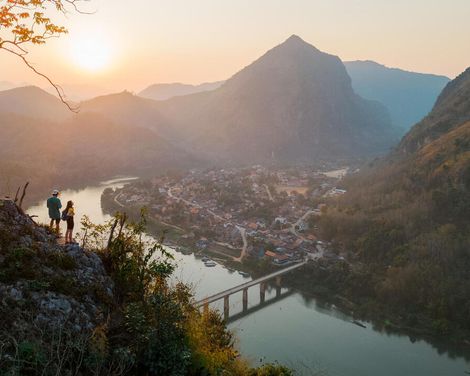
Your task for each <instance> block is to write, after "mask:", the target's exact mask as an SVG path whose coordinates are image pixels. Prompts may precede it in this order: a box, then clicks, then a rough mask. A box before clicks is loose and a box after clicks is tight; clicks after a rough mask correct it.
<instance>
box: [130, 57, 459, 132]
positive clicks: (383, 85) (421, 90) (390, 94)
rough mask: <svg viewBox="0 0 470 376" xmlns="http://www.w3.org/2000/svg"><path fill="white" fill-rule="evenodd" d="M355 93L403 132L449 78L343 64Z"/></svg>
mask: <svg viewBox="0 0 470 376" xmlns="http://www.w3.org/2000/svg"><path fill="white" fill-rule="evenodd" d="M344 65H345V67H346V70H347V72H348V74H349V76H350V77H351V80H352V86H353V89H354V91H355V92H356V93H357V94H359V95H360V96H361V97H363V98H365V99H370V100H375V101H378V102H380V103H382V104H384V105H385V107H387V109H388V110H389V112H390V116H391V121H392V123H393V124H395V125H397V126H399V127H400V128H402V129H403V133H404V132H406V131H407V130H408V129H409V128H411V126H413V125H414V124H415V123H417V122H418V121H420V120H421V119H422V118H423V117H424V116H426V115H427V114H428V113H429V111H431V109H432V107H433V105H434V103H435V101H436V98H437V96H438V95H439V93H440V92H441V90H442V89H443V88H444V86H445V85H446V84H447V83H448V82H449V81H450V79H449V78H448V77H445V76H439V75H434V74H425V73H417V72H409V71H405V70H402V69H398V68H389V67H386V66H385V65H382V64H379V63H376V62H374V61H370V60H367V61H347V62H344ZM224 82H225V81H218V82H213V83H204V84H201V85H187V84H181V83H174V84H155V85H152V86H150V87H148V88H147V89H145V90H143V91H142V92H140V93H139V94H138V95H139V96H142V97H144V98H150V99H155V100H165V99H170V98H173V97H176V96H183V95H189V94H195V93H198V92H202V91H210V90H215V89H217V88H219V87H220V86H221V85H222V84H223V83H224Z"/></svg>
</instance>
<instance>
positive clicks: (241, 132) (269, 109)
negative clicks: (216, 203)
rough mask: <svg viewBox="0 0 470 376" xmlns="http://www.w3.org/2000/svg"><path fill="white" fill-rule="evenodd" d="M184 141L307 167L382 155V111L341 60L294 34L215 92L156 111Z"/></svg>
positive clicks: (211, 153)
mask: <svg viewBox="0 0 470 376" xmlns="http://www.w3.org/2000/svg"><path fill="white" fill-rule="evenodd" d="M158 108H159V110H160V113H161V114H162V115H163V116H164V117H165V118H166V119H168V120H169V121H170V122H171V123H172V124H173V125H172V128H173V129H175V130H177V131H178V137H179V138H180V139H181V140H184V144H185V145H186V146H187V147H189V148H192V149H193V150H196V151H197V152H200V153H203V154H204V155H205V156H207V157H208V158H209V159H216V158H217V159H218V160H220V161H224V160H225V161H228V162H233V163H257V162H272V163H297V162H300V163H305V162H308V161H312V159H314V158H335V157H340V156H341V157H345V156H349V157H351V156H364V155H373V154H377V153H383V152H385V151H387V149H388V148H389V147H390V146H391V145H393V144H394V143H395V142H396V141H397V140H398V135H399V134H400V132H399V130H398V129H396V128H394V127H393V125H392V124H391V123H390V119H389V115H388V112H387V110H386V108H385V107H384V106H383V105H381V104H380V103H378V102H375V101H367V100H364V99H362V98H361V97H359V96H358V95H356V94H355V93H354V91H353V89H352V87H351V80H350V78H349V76H348V75H347V73H346V69H345V67H344V65H343V64H342V62H341V60H340V59H339V58H338V57H336V56H332V55H328V54H326V53H323V52H321V51H319V50H318V49H316V48H315V47H313V46H312V45H310V44H308V43H306V42H304V41H303V40H302V39H301V38H299V37H298V36H292V37H290V38H289V39H287V40H286V41H285V42H284V43H282V44H280V45H279V46H277V47H275V48H273V49H272V50H270V51H268V52H267V53H266V54H265V55H263V56H262V57H261V58H259V59H258V60H256V61H255V62H254V63H252V64H250V65H249V66H247V67H246V68H244V69H243V70H241V71H240V72H238V73H237V74H235V75H234V76H233V77H232V78H230V79H229V80H227V81H226V82H225V83H224V84H223V85H222V86H221V87H220V88H218V89H216V90H213V91H209V92H200V93H198V94H193V95H188V96H183V97H176V98H172V99H170V100H168V101H165V102H160V103H159V106H158Z"/></svg>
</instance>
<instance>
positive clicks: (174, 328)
mask: <svg viewBox="0 0 470 376" xmlns="http://www.w3.org/2000/svg"><path fill="white" fill-rule="evenodd" d="M145 226H146V223H145V216H144V213H142V216H141V218H140V220H139V221H138V222H136V223H133V222H130V221H128V218H127V217H126V216H125V215H120V214H118V215H116V217H115V218H113V219H112V220H111V221H110V222H109V223H107V224H105V225H94V224H92V223H90V221H89V220H88V219H87V218H84V220H83V221H82V229H83V233H82V239H81V240H82V242H83V244H84V245H86V247H87V248H88V249H93V250H94V251H95V252H97V253H98V254H99V255H100V257H101V259H102V261H103V264H104V266H105V268H106V270H107V272H108V274H109V275H110V277H111V278H112V280H113V281H114V284H115V286H114V296H113V299H112V301H109V297H104V296H103V299H105V298H107V299H108V302H107V306H108V307H109V310H108V312H106V316H107V319H106V320H105V321H103V322H102V324H101V325H99V326H97V327H95V328H94V329H93V330H92V331H91V332H89V333H86V332H85V331H82V333H81V334H80V335H77V334H76V333H72V332H70V331H69V330H67V329H66V328H62V327H58V328H54V329H53V330H51V329H50V328H40V327H38V328H37V330H36V329H35V333H29V334H28V336H27V337H25V338H27V340H17V339H16V338H14V337H13V336H12V337H11V338H4V340H2V343H1V346H0V363H1V370H0V375H1V376H3V375H5V376H6V375H57V374H60V375H77V374H86V375H170V376H171V375H174V376H179V375H249V376H255V375H263V376H264V375H291V372H290V371H289V370H288V369H286V368H284V367H281V366H277V365H272V366H271V365H266V366H263V367H261V368H259V369H252V368H250V367H249V365H248V364H247V363H246V362H245V361H244V360H243V359H241V358H240V357H239V354H238V353H237V351H236V350H235V348H234V337H233V335H232V333H231V332H230V331H228V330H227V328H226V326H225V323H224V322H223V320H222V319H221V317H220V315H219V314H218V313H217V312H215V311H209V312H206V313H200V312H199V311H198V310H197V309H196V308H194V306H193V305H192V296H191V292H190V290H189V288H188V287H187V286H186V285H184V284H182V283H176V284H170V283H169V278H170V276H171V274H172V272H173V270H174V262H173V258H172V255H171V254H169V253H168V252H167V251H166V250H165V248H164V247H163V246H162V245H161V242H154V241H151V240H149V239H148V238H146V237H145V234H144V231H145ZM25 312H27V309H25ZM7 349H8V350H9V351H8V353H7V352H6V351H5V350H7Z"/></svg>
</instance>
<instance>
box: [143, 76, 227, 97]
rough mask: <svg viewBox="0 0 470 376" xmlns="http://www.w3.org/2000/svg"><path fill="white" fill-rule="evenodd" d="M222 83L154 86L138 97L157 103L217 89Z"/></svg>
mask: <svg viewBox="0 0 470 376" xmlns="http://www.w3.org/2000/svg"><path fill="white" fill-rule="evenodd" d="M223 83H224V81H217V82H206V83H203V84H199V85H188V84H182V83H172V84H154V85H151V86H149V87H147V88H146V89H144V90H142V91H141V92H140V93H138V95H139V96H141V97H143V98H148V99H154V100H157V101H161V100H165V99H170V98H173V97H180V96H183V95H189V94H195V93H200V92H202V91H211V90H215V89H217V88H219V87H220V86H221V85H222V84H223Z"/></svg>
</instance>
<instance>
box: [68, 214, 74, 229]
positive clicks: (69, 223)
mask: <svg viewBox="0 0 470 376" xmlns="http://www.w3.org/2000/svg"><path fill="white" fill-rule="evenodd" d="M74 225H75V223H74V222H73V217H67V230H73V226H74Z"/></svg>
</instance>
